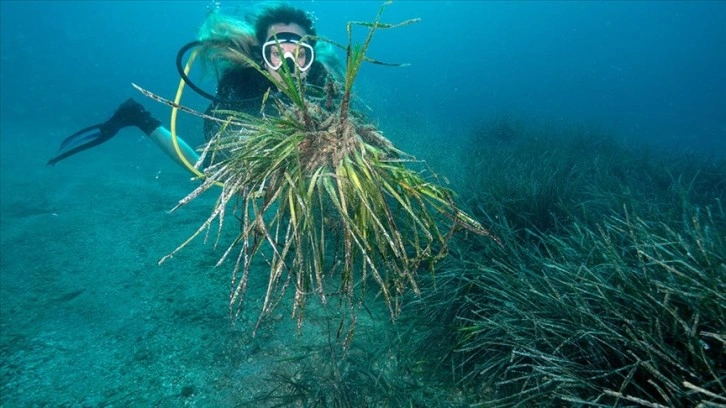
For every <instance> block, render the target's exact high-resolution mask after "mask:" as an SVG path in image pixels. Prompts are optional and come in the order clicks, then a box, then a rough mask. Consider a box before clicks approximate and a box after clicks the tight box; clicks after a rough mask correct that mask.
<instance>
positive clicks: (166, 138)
mask: <svg viewBox="0 0 726 408" xmlns="http://www.w3.org/2000/svg"><path fill="white" fill-rule="evenodd" d="M148 136H149V138H150V139H151V140H153V141H154V143H156V145H157V146H159V148H161V150H162V151H163V152H164V153H166V154H167V155H168V156H169V157H171V158H172V160H174V161H175V162H176V163H177V164H179V165H180V166H182V167H183V168H184V169H185V170H189V169H188V168H187V166H186V165H185V164H184V162H183V161H182V159H181V158H180V157H179V154H182V155H183V156H184V158H185V159H186V160H187V162H189V163H190V164H191V165H192V166H193V165H194V163H196V162H197V160H199V155H198V154H197V152H195V151H194V149H192V148H191V147H189V145H188V144H186V142H185V141H184V140H182V139H181V138H180V137H179V136H177V138H176V141H177V145H178V146H179V152H178V153H177V151H176V148H174V143H173V142H172V138H171V132H170V131H169V130H168V129H166V128H165V127H163V126H159V127H157V128H156V129H154V130H153V131H152V132H151V133H149V134H148Z"/></svg>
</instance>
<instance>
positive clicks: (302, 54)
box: [265, 23, 313, 81]
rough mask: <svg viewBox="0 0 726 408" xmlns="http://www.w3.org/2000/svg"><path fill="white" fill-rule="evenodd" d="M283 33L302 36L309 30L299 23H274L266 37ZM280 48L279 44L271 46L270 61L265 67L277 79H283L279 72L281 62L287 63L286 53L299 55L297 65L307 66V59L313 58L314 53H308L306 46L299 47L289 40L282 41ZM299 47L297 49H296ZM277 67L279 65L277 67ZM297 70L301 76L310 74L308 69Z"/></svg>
mask: <svg viewBox="0 0 726 408" xmlns="http://www.w3.org/2000/svg"><path fill="white" fill-rule="evenodd" d="M281 33H293V34H297V35H299V36H301V37H304V36H306V35H307V32H305V29H304V28H302V27H301V26H300V25H299V24H296V23H291V24H273V25H271V26H270V28H268V29H267V36H266V38H270V37H272V36H273V35H279V34H281ZM279 48H280V49H278V47H277V45H275V46H274V47H271V52H270V55H269V58H268V59H269V62H270V63H267V62H265V69H266V70H267V72H269V73H270V75H272V77H273V78H275V80H277V81H282V78H281V77H280V73H279V72H278V70H279V67H280V64H283V63H285V61H284V58H285V57H284V55H286V54H287V53H290V54H292V55H297V64H296V65H297V66H305V64H306V59H307V58H312V57H313V56H312V55H307V54H306V52H307V51H306V49H305V48H302V47H300V48H298V47H297V46H296V45H295V44H292V43H288V42H280V44H279ZM296 48H297V49H296ZM280 51H282V54H283V55H280ZM275 67H278V68H277V69H275ZM296 71H297V72H299V73H300V77H302V78H305V77H306V76H307V74H308V70H307V69H306V70H305V71H301V70H299V69H297V68H296Z"/></svg>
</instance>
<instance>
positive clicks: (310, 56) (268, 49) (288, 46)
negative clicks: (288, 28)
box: [262, 33, 315, 72]
mask: <svg viewBox="0 0 726 408" xmlns="http://www.w3.org/2000/svg"><path fill="white" fill-rule="evenodd" d="M301 40H302V37H301V36H299V35H297V34H295V33H277V34H276V35H272V36H270V38H268V39H267V41H266V42H265V43H264V44H262V58H263V59H264V60H265V64H267V65H268V66H270V68H272V69H273V70H275V71H277V70H278V69H280V67H282V64H283V63H285V60H288V59H289V60H290V61H291V62H292V63H293V64H294V65H295V66H296V67H297V68H298V69H299V70H300V71H301V72H305V71H307V70H308V69H310V67H311V66H312V65H313V61H315V49H314V48H313V46H312V45H310V44H308V43H307V42H305V41H301Z"/></svg>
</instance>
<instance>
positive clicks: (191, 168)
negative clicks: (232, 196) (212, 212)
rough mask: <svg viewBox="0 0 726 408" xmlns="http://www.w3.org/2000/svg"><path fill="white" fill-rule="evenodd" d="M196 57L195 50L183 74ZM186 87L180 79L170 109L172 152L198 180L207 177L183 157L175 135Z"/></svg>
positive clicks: (187, 73) (187, 72) (182, 79)
mask: <svg viewBox="0 0 726 408" xmlns="http://www.w3.org/2000/svg"><path fill="white" fill-rule="evenodd" d="M196 57H197V50H196V49H195V50H194V51H193V52H192V54H191V55H190V56H189V61H187V63H186V66H184V74H185V75H189V71H190V70H191V68H192V64H193V63H194V59H195V58H196ZM185 85H186V82H184V78H181V79H180V80H179V87H178V88H177V91H176V97H174V106H173V107H172V108H171V121H170V122H171V126H170V131H171V144H172V145H173V146H174V151H175V152H176V155H177V157H178V158H179V161H181V162H182V163H183V164H184V166H185V167H186V168H187V169H189V171H191V172H192V173H194V174H195V175H196V176H197V177H199V178H200V179H205V178H207V175H206V174H204V173H202V172H201V171H199V169H197V168H196V167H194V165H192V164H191V163H190V162H189V160H187V158H186V157H185V156H184V154H183V153H182V151H181V149H180V148H179V140H178V138H177V135H176V118H177V115H178V113H179V106H180V102H181V97H182V94H183V93H184V86H185ZM214 184H215V185H218V186H220V187H222V186H224V184H222V183H221V182H219V181H215V182H214Z"/></svg>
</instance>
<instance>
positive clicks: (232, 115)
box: [169, 8, 488, 333]
mask: <svg viewBox="0 0 726 408" xmlns="http://www.w3.org/2000/svg"><path fill="white" fill-rule="evenodd" d="M382 10H383V8H381V11H382ZM381 11H379V13H378V16H377V17H376V20H375V21H374V22H373V23H349V24H348V27H347V28H348V37H349V43H348V45H347V46H343V47H342V48H344V49H345V50H346V59H347V61H346V62H347V65H346V72H345V82H344V83H343V84H341V86H340V87H339V88H340V89H341V90H342V92H339V94H342V95H340V96H339V97H336V96H335V95H334V93H333V88H335V87H334V86H332V84H331V86H330V87H328V89H327V91H328V92H327V93H324V94H323V96H322V97H321V98H313V97H312V96H309V94H310V92H308V93H306V88H305V84H304V81H303V80H302V79H301V78H300V77H299V76H298V75H296V74H295V73H293V72H291V71H289V70H288V68H287V66H286V65H284V64H283V68H282V69H281V70H280V72H281V76H282V82H276V81H275V79H274V78H272V77H271V76H269V75H268V74H267V72H266V71H263V70H260V72H261V73H262V74H263V75H266V76H267V77H268V79H270V80H271V81H272V82H273V83H275V82H276V85H277V86H278V88H279V89H280V91H281V93H282V94H283V95H284V96H281V97H277V96H275V95H274V94H273V95H271V96H270V97H269V98H267V101H266V102H265V103H267V104H271V105H272V106H273V107H274V108H275V110H276V112H277V114H274V115H270V114H267V115H263V116H262V117H256V116H250V115H247V114H243V113H239V112H226V113H227V114H229V122H231V123H235V124H236V125H238V126H235V130H234V131H232V130H229V129H230V128H231V127H227V128H225V129H224V130H223V131H221V132H220V133H219V134H218V136H217V137H216V138H215V139H213V140H212V141H210V142H209V143H208V144H207V145H206V146H205V147H204V150H203V154H202V156H204V157H206V158H207V159H208V160H210V161H211V163H212V164H211V165H209V166H208V167H207V168H206V169H205V179H204V181H203V183H202V184H201V185H200V186H199V187H198V188H197V189H196V190H195V191H193V192H192V193H190V194H189V195H188V196H187V197H186V198H184V199H183V200H182V201H181V202H180V204H179V205H183V204H185V203H187V202H189V201H190V200H192V199H194V198H195V197H197V196H198V195H199V194H201V193H202V192H204V191H206V190H208V189H211V188H213V186H215V185H221V193H220V194H219V198H218V199H217V201H216V205H215V207H214V210H213V211H212V213H211V215H210V216H209V218H208V219H207V221H206V222H205V223H203V225H202V226H201V227H200V228H199V229H198V230H197V232H196V233H195V234H194V235H193V236H192V237H190V238H189V240H187V241H186V242H185V243H184V244H182V245H181V246H180V247H179V248H177V250H176V251H174V253H176V252H177V251H179V250H180V249H181V248H182V247H184V246H185V245H186V244H187V243H188V242H190V241H191V240H192V239H193V238H194V237H196V236H197V235H199V234H201V233H202V232H203V231H205V230H207V229H209V228H210V227H211V224H212V223H213V222H214V221H215V220H218V222H219V228H220V230H221V228H222V225H223V223H224V221H225V219H226V217H227V216H228V215H229V214H230V212H232V213H233V214H234V215H235V216H236V217H237V218H239V219H240V220H241V228H240V232H239V236H238V237H237V238H236V239H235V240H234V241H233V242H231V243H230V244H229V245H228V247H227V250H226V251H225V252H224V254H223V256H222V257H221V259H220V260H219V262H218V265H219V264H222V263H223V262H224V261H225V260H226V259H227V258H236V261H235V262H236V263H235V268H234V272H233V276H232V290H231V294H230V313H231V314H232V316H236V315H237V314H238V313H239V311H240V308H241V306H242V304H243V302H244V297H245V292H246V290H247V282H248V277H249V274H250V269H251V267H252V265H253V261H254V260H256V259H258V258H260V257H262V258H264V259H265V261H266V262H267V264H268V265H269V274H270V276H269V284H268V287H267V294H266V296H265V299H264V304H263V308H262V311H261V313H260V318H259V320H258V325H259V322H260V321H262V319H263V318H264V317H266V316H268V315H269V314H270V313H271V311H272V310H273V309H274V308H275V307H276V306H277V305H278V303H279V302H280V300H281V298H282V296H283V294H284V293H285V292H286V290H287V289H288V288H289V289H290V290H292V291H294V306H293V315H294V316H295V317H297V319H298V325H300V324H301V322H302V318H303V311H304V307H305V304H306V300H307V299H308V297H309V296H316V297H318V298H319V299H320V300H321V301H322V302H323V303H325V302H327V301H328V298H329V297H331V296H335V297H337V298H338V299H339V301H340V303H339V306H340V307H347V308H349V310H350V314H349V316H350V318H351V321H350V323H354V322H355V316H356V309H357V308H358V306H359V302H360V301H362V293H363V292H364V291H365V288H366V283H367V282H371V280H372V281H373V282H375V283H376V284H377V286H378V289H379V290H380V293H381V296H382V298H383V299H384V301H385V303H386V305H387V307H388V309H389V311H390V314H391V317H392V318H394V317H395V316H396V315H397V313H398V309H399V298H400V296H401V295H402V294H403V293H404V292H405V291H406V290H407V289H408V288H410V289H412V290H413V291H414V292H416V293H418V286H417V283H416V272H417V270H418V269H419V268H420V267H423V266H426V267H430V268H432V267H433V265H434V264H435V263H436V261H438V260H440V259H441V258H442V257H443V256H444V255H445V253H446V250H447V243H448V241H449V239H450V237H451V234H452V233H453V232H455V231H456V230H459V229H465V230H468V231H472V232H474V233H477V234H484V235H488V232H487V230H485V229H484V228H483V227H482V226H481V225H480V224H479V223H477V222H476V221H475V220H473V219H472V218H471V217H469V216H468V215H466V214H465V213H463V212H462V211H460V210H459V209H458V208H457V206H456V205H455V204H454V201H453V194H452V192H451V191H449V190H448V189H446V188H444V187H442V186H440V185H438V184H437V183H436V182H435V181H436V178H435V177H434V176H433V175H431V176H429V177H428V178H427V177H425V176H424V175H423V174H422V173H420V172H418V171H414V170H411V169H408V168H407V167H406V165H407V164H408V163H411V162H416V160H414V158H413V157H411V156H409V155H407V154H405V153H404V152H402V151H400V150H398V149H396V148H395V147H394V146H393V145H392V144H391V142H389V141H388V140H387V139H386V138H385V137H384V136H383V135H382V134H381V132H380V131H379V130H377V129H376V128H375V127H374V126H372V125H370V124H367V123H365V122H363V120H362V117H361V115H359V114H358V113H356V112H355V111H353V110H352V109H351V92H352V87H353V82H354V80H355V78H356V76H357V74H358V70H359V68H360V66H361V64H362V63H363V62H364V61H372V60H370V59H369V58H367V57H366V56H365V54H366V50H367V48H368V45H369V44H370V41H371V38H372V36H373V33H374V32H375V31H376V30H378V29H382V28H392V27H398V26H401V25H405V24H409V23H412V22H414V21H416V20H409V21H406V22H403V23H401V24H395V25H387V24H382V23H380V22H379V17H380V13H381ZM353 25H363V26H365V27H367V28H368V35H367V38H366V40H365V42H364V43H363V44H362V45H355V46H353V45H352V44H351V41H350V37H351V29H352V26H353ZM240 58H242V59H245V58H247V57H245V56H242V55H240ZM372 62H374V61H372ZM268 107H269V106H268ZM263 109H264V107H263ZM200 161H201V160H200ZM232 203H234V206H232V205H231V204H232ZM230 207H231V208H232V209H231V211H230ZM171 255H173V253H172V254H170V255H169V256H171ZM351 327H352V324H351ZM350 333H352V331H351V332H350Z"/></svg>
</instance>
